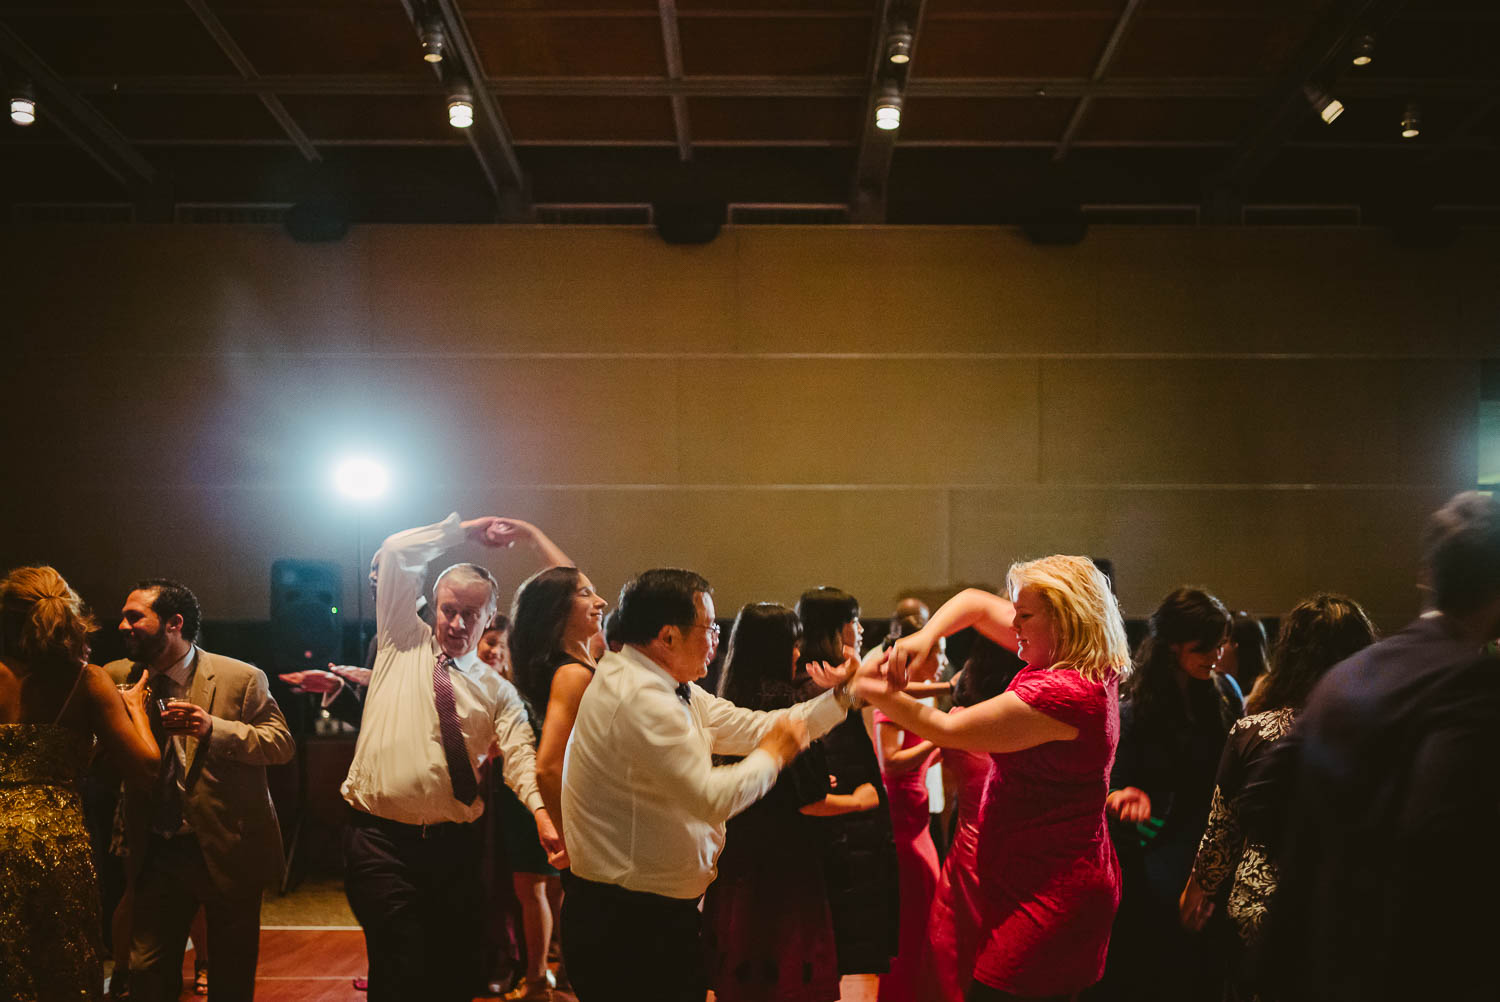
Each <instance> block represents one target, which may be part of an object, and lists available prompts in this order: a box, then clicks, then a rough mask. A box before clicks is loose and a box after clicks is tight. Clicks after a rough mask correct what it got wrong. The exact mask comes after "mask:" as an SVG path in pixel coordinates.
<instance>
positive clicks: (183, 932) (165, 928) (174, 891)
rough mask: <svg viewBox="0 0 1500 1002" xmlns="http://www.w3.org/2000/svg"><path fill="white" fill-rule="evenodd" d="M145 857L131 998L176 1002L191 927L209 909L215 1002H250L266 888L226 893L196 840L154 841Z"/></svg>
mask: <svg viewBox="0 0 1500 1002" xmlns="http://www.w3.org/2000/svg"><path fill="white" fill-rule="evenodd" d="M131 851H132V852H133V851H135V850H134V849H132V850H131ZM144 851H145V857H144V858H143V860H142V862H141V869H140V872H139V873H138V874H137V875H136V878H135V897H134V898H133V904H132V908H131V913H130V915H131V918H130V997H131V998H132V999H136V1000H139V1002H176V999H177V997H178V994H179V992H180V991H181V987H182V954H183V949H184V947H185V946H186V945H187V938H188V927H189V926H190V925H191V924H192V921H193V916H194V915H196V914H197V913H198V907H199V906H200V905H202V907H203V911H204V917H205V919H206V920H207V923H208V938H209V939H211V940H213V943H214V955H213V990H214V996H213V997H214V1002H250V1000H251V999H253V998H254V997H255V964H256V961H257V959H258V956H259V953H260V898H261V892H260V890H259V889H256V890H255V891H253V892H252V893H250V894H241V895H225V894H223V893H221V892H220V891H219V890H218V889H217V888H216V887H215V886H214V883H213V880H212V879H211V878H210V877H209V874H208V867H207V866H206V865H205V864H204V862H203V850H202V849H201V848H200V847H199V845H198V840H197V839H196V838H194V837H193V836H192V835H178V836H177V837H175V838H162V837H161V836H159V835H152V836H151V837H150V838H149V839H148V840H147V842H146V845H145V847H144Z"/></svg>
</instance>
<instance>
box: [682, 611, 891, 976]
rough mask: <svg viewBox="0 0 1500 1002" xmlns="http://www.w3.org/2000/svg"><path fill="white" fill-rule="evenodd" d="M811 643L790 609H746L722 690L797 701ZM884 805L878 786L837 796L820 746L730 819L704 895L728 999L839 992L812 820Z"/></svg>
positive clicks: (713, 965) (740, 702)
mask: <svg viewBox="0 0 1500 1002" xmlns="http://www.w3.org/2000/svg"><path fill="white" fill-rule="evenodd" d="M801 641H802V625H801V623H799V622H798V621H797V616H796V614H795V613H793V612H792V610H790V609H788V608H787V607H786V606H783V605H774V604H772V603H769V602H767V603H761V604H758V605H747V606H745V607H744V608H743V609H741V610H740V613H739V615H738V616H737V617H735V621H734V628H733V629H732V630H731V631H730V634H729V647H728V652H727V654H726V655H725V658H724V672H723V675H722V676H721V678H720V681H719V695H720V696H722V697H723V698H724V699H727V700H729V701H730V702H732V703H734V704H735V705H736V706H742V707H745V708H746V709H751V710H779V709H781V708H783V707H787V706H791V705H792V704H793V703H795V702H796V701H797V693H796V690H795V688H794V687H793V683H792V678H793V673H794V671H795V670H796V667H797V656H798V649H799V647H800V645H801ZM731 761H733V760H732V759H716V762H717V763H719V764H727V763H729V762H731ZM879 806H880V795H879V794H878V793H876V791H875V787H874V786H873V785H872V784H870V783H865V784H863V785H861V786H860V787H859V788H857V789H856V790H854V791H853V792H852V793H849V794H836V793H831V792H830V791H829V783H828V761H827V759H826V757H825V756H824V754H823V750H822V749H821V748H820V747H819V746H818V745H817V744H814V745H813V746H812V747H810V748H808V749H807V751H805V752H803V753H802V754H801V755H799V756H797V758H795V759H793V760H792V762H791V763H790V764H789V765H788V766H787V767H786V768H785V769H783V770H782V772H781V776H780V778H779V779H777V781H776V785H775V786H773V787H772V788H771V791H770V792H769V793H767V794H766V796H765V797H763V798H762V799H760V800H758V801H756V802H755V803H753V804H751V805H750V806H749V807H747V808H746V809H745V810H744V811H743V812H742V813H740V814H738V815H736V816H735V817H733V818H731V819H730V821H729V825H728V828H727V829H726V831H725V837H724V851H723V852H722V853H720V855H719V864H718V865H719V875H718V877H717V879H715V880H714V882H713V883H712V884H711V885H710V886H709V888H708V893H707V895H705V896H704V899H703V928H704V945H705V947H706V950H707V959H706V964H705V966H706V968H707V970H708V975H709V984H710V986H711V987H712V988H713V990H714V993H715V996H716V997H717V998H718V999H719V1002H833V1000H835V999H837V998H838V997H839V969H838V959H837V955H836V952H835V948H834V935H833V916H832V914H831V913H830V910H829V906H828V893H827V890H826V887H825V884H824V876H823V856H822V853H821V851H820V846H819V840H818V830H817V823H816V822H814V821H812V820H811V818H813V817H832V816H834V815H842V814H850V813H854V812H858V811H871V810H873V809H874V808H877V807H879Z"/></svg>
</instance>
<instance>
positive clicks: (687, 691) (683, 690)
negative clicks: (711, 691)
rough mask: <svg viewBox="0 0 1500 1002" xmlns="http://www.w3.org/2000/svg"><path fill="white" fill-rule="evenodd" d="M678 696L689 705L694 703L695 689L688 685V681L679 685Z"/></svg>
mask: <svg viewBox="0 0 1500 1002" xmlns="http://www.w3.org/2000/svg"><path fill="white" fill-rule="evenodd" d="M677 698H678V699H680V700H682V701H683V702H684V703H686V704H687V705H689V706H692V705H693V690H692V689H691V688H689V687H688V684H687V683H686V682H683V683H681V684H680V685H678V686H677Z"/></svg>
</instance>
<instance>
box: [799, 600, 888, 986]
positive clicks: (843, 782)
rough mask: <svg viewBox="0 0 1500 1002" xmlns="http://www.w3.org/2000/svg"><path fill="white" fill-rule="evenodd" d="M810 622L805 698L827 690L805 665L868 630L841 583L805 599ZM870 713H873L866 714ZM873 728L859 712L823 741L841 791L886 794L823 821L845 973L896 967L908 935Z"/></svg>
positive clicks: (832, 656)
mask: <svg viewBox="0 0 1500 1002" xmlns="http://www.w3.org/2000/svg"><path fill="white" fill-rule="evenodd" d="M797 618H798V619H799V620H801V622H802V633H803V638H802V648H801V654H800V655H799V656H798V668H799V671H798V676H797V685H798V697H799V699H811V698H812V697H813V696H816V695H817V694H818V693H819V692H820V691H821V690H820V689H818V687H817V686H816V685H813V684H812V683H811V682H810V681H809V680H808V679H807V676H806V674H805V672H804V671H802V670H801V669H802V666H805V665H807V664H809V663H813V662H824V663H827V664H839V663H841V662H842V661H844V659H845V658H846V657H847V656H848V655H849V653H850V652H853V653H854V654H855V655H856V656H857V655H858V653H859V651H860V641H861V640H862V638H863V636H864V628H863V626H862V625H861V624H860V621H859V601H858V600H857V599H855V597H854V596H853V595H850V594H849V593H848V592H844V591H840V590H839V589H837V588H826V587H825V588H814V589H812V590H811V591H807V592H804V593H803V595H802V597H801V598H799V599H798V600H797ZM866 712H869V711H866ZM871 731H872V725H869V724H866V722H865V718H864V715H863V714H862V713H861V711H859V710H850V711H849V716H848V717H847V718H846V719H845V720H844V722H843V723H842V724H839V725H838V726H837V727H835V728H834V729H833V730H831V731H829V732H828V733H827V734H825V735H823V737H822V738H821V739H820V740H819V741H817V742H816V744H818V745H821V746H822V748H823V753H824V755H825V756H827V759H828V771H829V772H830V773H831V774H832V775H833V777H834V780H835V783H836V785H835V786H834V788H833V789H834V792H835V793H852V792H853V791H854V790H855V789H856V788H858V787H860V786H862V785H864V784H866V783H869V784H870V785H871V786H873V787H874V788H875V790H876V792H877V793H879V795H880V809H879V810H874V811H865V812H863V813H859V814H853V815H849V816H846V817H836V818H829V819H827V820H825V821H823V822H821V823H820V827H821V828H822V829H823V832H822V835H823V838H824V840H825V849H824V856H823V872H824V878H825V880H826V882H827V887H828V903H829V906H830V907H831V908H832V910H833V932H834V940H835V942H836V945H837V947H838V960H839V973H840V974H885V973H886V972H887V971H889V970H890V969H891V958H892V957H894V956H895V955H896V951H897V948H898V946H899V945H900V944H899V937H900V916H901V885H900V880H899V878H898V863H897V858H896V841H895V836H894V834H893V832H892V829H891V812H890V807H889V806H888V804H887V801H886V795H885V784H884V781H883V780H882V779H881V776H880V761H879V759H877V758H876V756H875V745H874V741H873V740H872V738H871Z"/></svg>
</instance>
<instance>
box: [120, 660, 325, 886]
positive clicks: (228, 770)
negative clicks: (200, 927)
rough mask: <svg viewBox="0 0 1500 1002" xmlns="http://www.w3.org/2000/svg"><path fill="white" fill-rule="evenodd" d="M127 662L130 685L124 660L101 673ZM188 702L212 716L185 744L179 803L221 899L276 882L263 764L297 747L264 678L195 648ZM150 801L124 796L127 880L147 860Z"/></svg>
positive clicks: (276, 830) (276, 848)
mask: <svg viewBox="0 0 1500 1002" xmlns="http://www.w3.org/2000/svg"><path fill="white" fill-rule="evenodd" d="M125 665H128V666H129V675H128V677H129V678H130V679H131V680H134V679H137V678H139V677H140V673H141V671H142V670H143V666H142V665H139V664H131V663H130V662H128V661H116V662H111V663H110V664H108V665H105V666H104V669H105V671H107V672H110V674H111V675H113V674H115V673H116V672H117V671H119V670H120V667H121V666H125ZM188 698H189V699H190V700H192V702H193V703H195V704H196V705H198V706H201V707H203V709H205V710H207V711H208V713H209V715H210V716H212V717H213V729H212V730H211V731H210V732H209V735H208V737H206V738H204V739H203V740H201V741H200V740H198V739H197V738H188V739H186V742H185V745H184V748H185V751H186V755H187V772H186V775H185V778H184V780H183V802H182V815H183V818H184V819H185V820H186V821H187V823H188V824H189V825H190V826H191V827H192V829H193V833H194V834H195V835H196V836H197V837H198V844H199V845H200V846H201V847H202V849H203V860H204V862H205V863H206V864H207V865H208V871H209V875H210V876H211V877H212V878H213V881H214V885H215V887H217V888H218V889H219V891H220V892H221V893H223V894H226V895H235V896H237V895H240V894H248V893H255V892H256V891H258V890H260V889H261V888H264V887H266V886H269V885H274V884H278V883H279V882H280V880H281V876H282V869H283V866H284V861H283V855H282V847H281V828H280V826H279V825H278V824H277V822H276V808H275V807H274V806H272V804H271V793H270V790H269V789H268V788H267V786H266V766H268V765H280V764H281V763H283V762H288V761H290V760H291V758H292V755H293V753H294V752H295V744H294V743H293V741H292V735H291V732H290V731H289V730H287V726H286V720H285V719H284V718H283V717H282V715H281V708H280V707H278V706H277V705H276V700H274V699H272V698H271V692H270V689H269V687H268V685H267V682H266V676H265V673H264V672H262V671H261V670H260V669H259V668H257V667H255V666H254V665H252V664H246V663H245V662H244V661H236V660H235V659H234V658H229V657H224V656H223V655H222V654H211V653H209V652H208V651H205V650H203V649H202V648H201V647H200V648H198V649H197V652H196V653H195V654H194V656H193V665H192V669H191V674H190V677H189V681H188ZM155 796H156V791H155V789H154V788H152V789H151V790H149V791H137V792H133V793H132V792H127V795H126V799H125V832H126V838H127V843H128V846H129V848H130V861H129V867H130V873H131V876H132V877H134V876H135V875H136V874H138V873H139V872H140V867H141V866H142V864H143V863H144V862H145V852H144V848H145V846H146V845H147V844H148V841H149V837H150V833H151V819H152V817H153V816H154V813H155V812H154V808H155V804H154V803H153V800H154V799H155Z"/></svg>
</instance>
